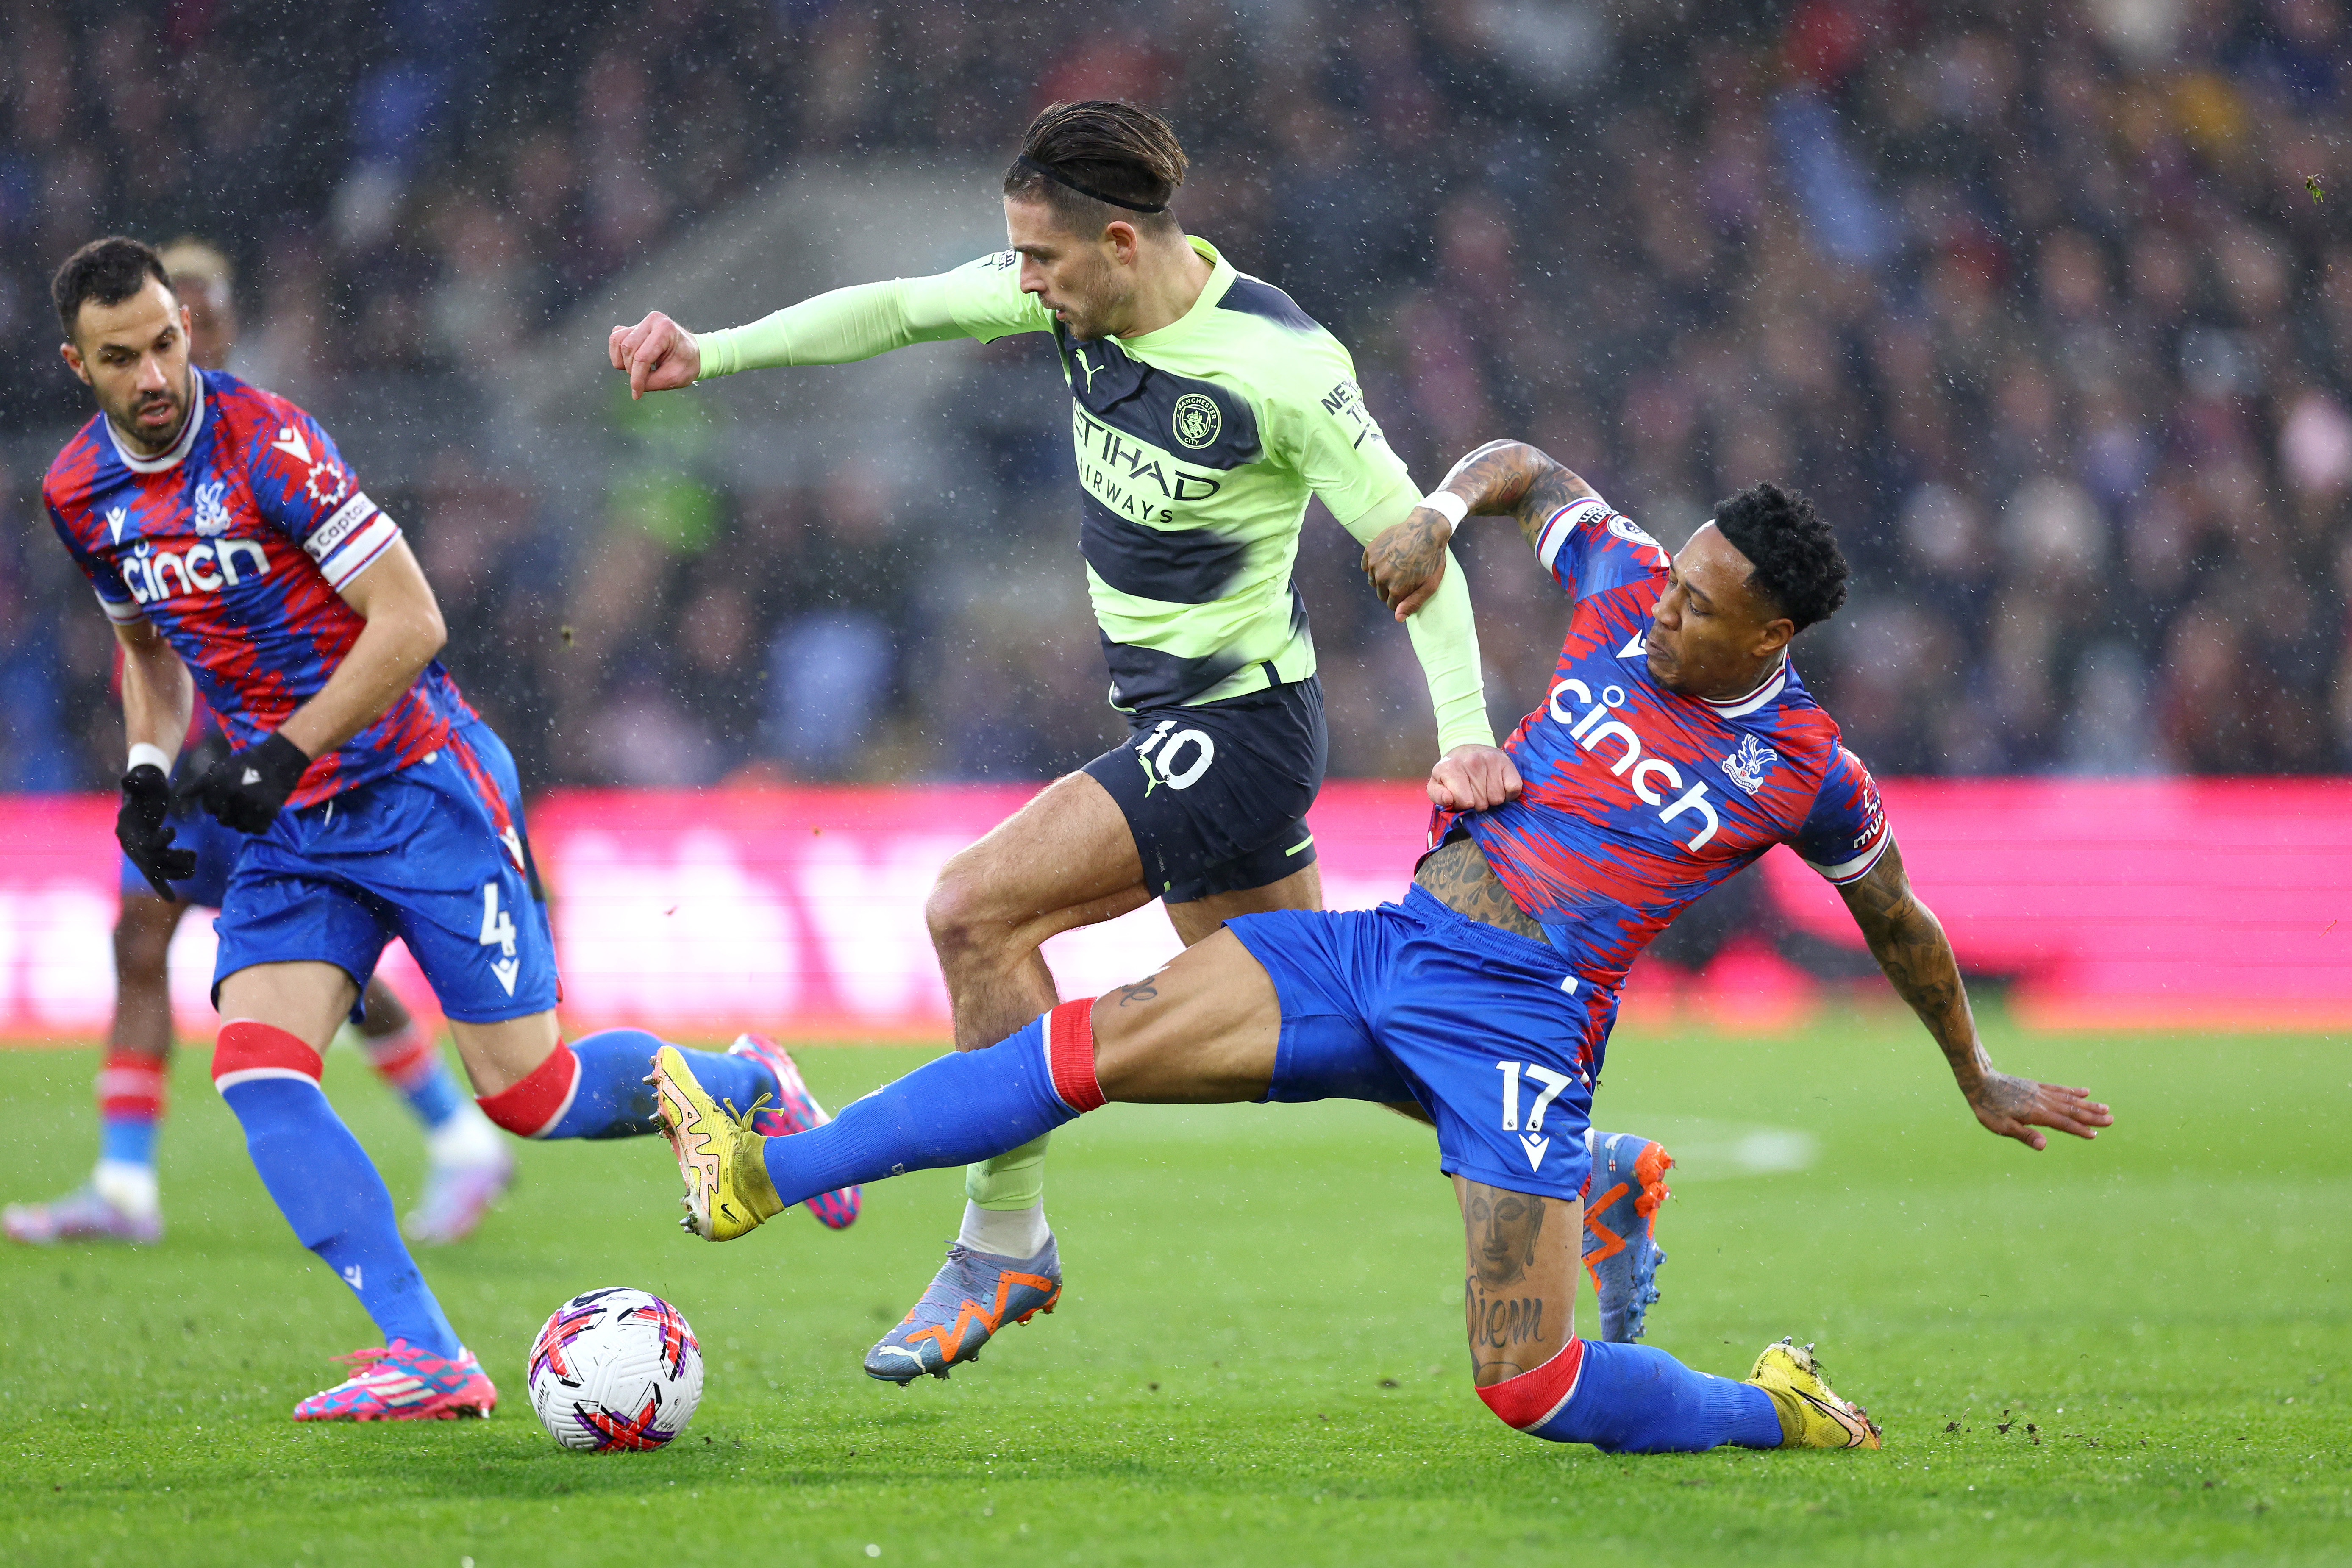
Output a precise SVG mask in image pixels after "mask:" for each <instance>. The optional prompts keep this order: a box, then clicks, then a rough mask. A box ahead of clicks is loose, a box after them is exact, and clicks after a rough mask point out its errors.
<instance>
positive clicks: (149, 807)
mask: <svg viewBox="0 0 2352 1568" xmlns="http://www.w3.org/2000/svg"><path fill="white" fill-rule="evenodd" d="M171 810H172V789H171V785H170V784H167V783H165V782H164V778H163V769H161V768H159V767H157V766H156V765H155V764H154V763H140V764H139V765H138V766H137V767H135V768H133V769H131V771H130V772H129V773H125V774H123V775H122V809H121V811H119V812H117V813H115V816H114V837H116V838H117V839H119V840H120V841H121V845H122V852H123V853H124V854H125V855H128V856H130V857H131V864H132V865H133V866H136V867H138V868H139V874H140V875H141V876H142V877H144V878H146V879H147V885H148V886H149V887H151V888H152V889H155V896H156V897H157V898H159V899H162V900H163V901H164V902H166V903H170V902H173V900H177V899H178V898H179V896H180V895H179V894H177V893H175V892H173V891H172V889H171V884H172V883H173V882H184V881H186V880H187V879H189V878H191V877H193V876H194V875H195V874H196V852H195V851H194V850H193V849H183V848H180V847H178V846H176V845H174V844H173V842H172V825H171V823H170V822H168V821H166V820H165V818H166V817H167V816H170V814H171Z"/></svg>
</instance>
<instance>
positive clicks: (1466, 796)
mask: <svg viewBox="0 0 2352 1568" xmlns="http://www.w3.org/2000/svg"><path fill="white" fill-rule="evenodd" d="M1519 788H1520V784H1519V770H1518V766H1517V763H1513V762H1512V761H1511V759H1510V758H1509V757H1508V756H1507V755H1506V754H1505V753H1504V752H1502V751H1501V750H1500V749H1499V748H1497V747H1495V746H1456V747H1454V749H1453V750H1452V751H1450V752H1446V753H1445V755H1444V756H1443V757H1440V758H1439V759H1438V760H1437V766H1435V767H1434V768H1432V769H1431V770H1430V773H1429V798H1430V799H1431V801H1433V803H1435V804H1436V805H1438V806H1440V807H1442V808H1443V809H1444V810H1447V811H1485V810H1486V809H1487V808H1488V807H1490V806H1497V805H1502V804H1503V803H1504V802H1505V801H1507V800H1517V799H1518V798H1519Z"/></svg>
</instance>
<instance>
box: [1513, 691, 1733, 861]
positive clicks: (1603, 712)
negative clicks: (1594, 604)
mask: <svg viewBox="0 0 2352 1568" xmlns="http://www.w3.org/2000/svg"><path fill="white" fill-rule="evenodd" d="M1563 692H1573V693H1575V696H1576V700H1578V701H1579V702H1582V703H1587V704H1589V705H1590V706H1588V707H1587V708H1586V709H1585V710H1584V712H1583V714H1582V715H1581V716H1579V715H1577V714H1573V713H1570V711H1569V710H1567V709H1565V708H1563V707H1561V706H1560V705H1559V700H1560V696H1561V694H1562V693H1563ZM1625 697H1626V693H1625V689H1624V688H1623V687H1622V686H1614V685H1612V686H1604V687H1602V688H1601V695H1600V697H1599V698H1598V699H1596V698H1594V696H1593V695H1592V689H1591V687H1589V686H1587V685H1585V684H1584V682H1582V681H1581V680H1579V679H1576V678H1575V677H1574V676H1570V677H1568V678H1566V679H1562V680H1558V681H1555V682H1553V683H1552V689H1551V695H1550V696H1549V698H1548V699H1546V700H1545V703H1544V707H1545V709H1546V710H1548V711H1549V713H1550V714H1551V716H1552V717H1553V718H1554V719H1557V720H1559V721H1560V722H1561V723H1563V724H1568V725H1570V726H1571V728H1570V730H1569V731H1568V736H1569V739H1570V740H1571V741H1574V742H1577V744H1579V745H1580V746H1582V747H1583V748H1584V749H1585V750H1586V751H1588V752H1597V751H1598V749H1599V747H1600V745H1601V742H1603V741H1615V742H1617V744H1618V746H1619V748H1620V750H1619V752H1618V754H1617V761H1616V763H1615V765H1614V766H1612V767H1611V768H1610V770H1609V771H1610V772H1611V773H1614V774H1616V775H1617V776H1618V777H1619V778H1621V779H1624V780H1625V782H1626V783H1627V784H1630V785H1631V786H1632V787H1633V797H1634V798H1635V799H1636V800H1639V801H1640V802H1641V803H1642V804H1643V805H1654V806H1656V807H1657V808H1658V820H1659V821H1660V822H1664V823H1671V822H1673V821H1674V820H1675V818H1676V817H1678V816H1684V815H1685V814H1687V813H1690V812H1696V813H1697V814H1698V817H1699V821H1700V823H1701V824H1702V826H1700V828H1699V830H1698V832H1697V833H1696V835H1695V836H1694V837H1692V838H1691V840H1690V842H1689V843H1687V844H1685V845H1684V846H1683V847H1684V848H1685V849H1692V850H1696V849H1697V848H1698V847H1699V846H1701V845H1703V844H1705V843H1706V841H1707V840H1708V839H1710V838H1712V837H1715V836H1716V833H1717V830H1718V829H1719V828H1720V827H1721V826H1723V825H1722V824H1721V823H1720V822H1718V821H1717V819H1716V815H1715V807H1714V806H1712V805H1708V804H1707V800H1706V780H1704V779H1701V780H1700V781H1699V782H1698V783H1696V784H1693V785H1691V786H1690V787H1689V788H1688V789H1686V790H1683V793H1682V794H1681V795H1677V796H1675V798H1674V799H1672V800H1668V799H1667V798H1666V796H1665V795H1664V790H1681V789H1683V775H1682V770H1680V769H1679V768H1677V767H1675V764H1674V763H1670V762H1667V761H1666V760H1665V759H1664V758H1663V757H1644V756H1643V754H1642V737H1641V736H1639V735H1637V734H1635V733H1634V732H1633V726H1632V725H1630V724H1627V723H1625V722H1624V721H1622V720H1618V719H1612V718H1610V717H1609V714H1610V712H1611V711H1612V710H1614V709H1618V708H1622V707H1623V706H1624V705H1625ZM1754 743H1755V742H1753V741H1750V742H1748V744H1750V745H1753V744H1754ZM1758 768H1759V773H1760V772H1761V768H1762V764H1761V763H1759V764H1758ZM1661 784H1663V786H1664V789H1661V787H1660V785H1661ZM1742 787H1746V786H1744V785H1743V786H1742ZM1751 793H1752V792H1751Z"/></svg>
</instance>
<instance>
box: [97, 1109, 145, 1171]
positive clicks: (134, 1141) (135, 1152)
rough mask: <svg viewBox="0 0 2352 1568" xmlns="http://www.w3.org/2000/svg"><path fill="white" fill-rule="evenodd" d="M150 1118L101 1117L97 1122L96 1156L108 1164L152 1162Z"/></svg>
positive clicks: (143, 1163)
mask: <svg viewBox="0 0 2352 1568" xmlns="http://www.w3.org/2000/svg"><path fill="white" fill-rule="evenodd" d="M158 1125H159V1123H158V1122H157V1121H156V1120H155V1119H154V1118H153V1117H152V1116H101V1117H100V1118H99V1119H98V1157H99V1158H100V1159H101V1160H104V1161H107V1162H109V1163H112V1164H121V1165H147V1166H152V1165H153V1164H154V1163H155V1130H156V1128H157V1126H158Z"/></svg>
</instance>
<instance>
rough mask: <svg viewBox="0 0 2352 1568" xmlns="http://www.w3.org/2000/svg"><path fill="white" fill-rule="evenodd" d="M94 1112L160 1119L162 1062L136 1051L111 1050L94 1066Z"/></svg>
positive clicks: (104, 1114)
mask: <svg viewBox="0 0 2352 1568" xmlns="http://www.w3.org/2000/svg"><path fill="white" fill-rule="evenodd" d="M98 1113H99V1114H100V1116H139V1117H144V1118H145V1119H146V1120H148V1121H162V1120H163V1062H162V1061H161V1060H159V1059H158V1058H154V1057H149V1056H142V1055H140V1054H139V1053H138V1052H137V1051H125V1050H111V1051H109V1052H107V1053H106V1062H105V1065H104V1066H102V1067H100V1068H99V1069H98Z"/></svg>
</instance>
